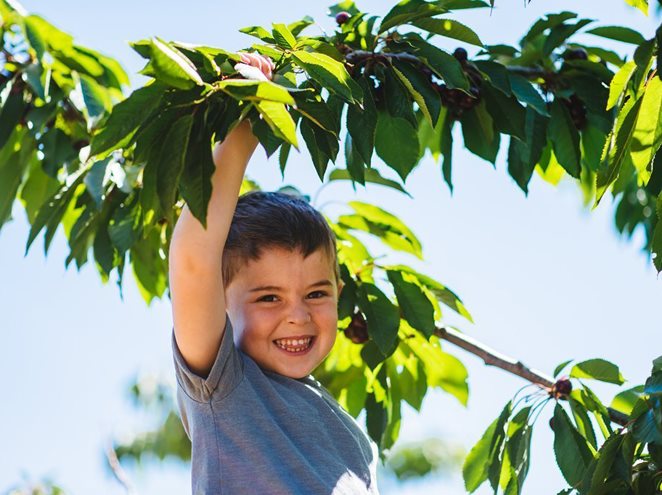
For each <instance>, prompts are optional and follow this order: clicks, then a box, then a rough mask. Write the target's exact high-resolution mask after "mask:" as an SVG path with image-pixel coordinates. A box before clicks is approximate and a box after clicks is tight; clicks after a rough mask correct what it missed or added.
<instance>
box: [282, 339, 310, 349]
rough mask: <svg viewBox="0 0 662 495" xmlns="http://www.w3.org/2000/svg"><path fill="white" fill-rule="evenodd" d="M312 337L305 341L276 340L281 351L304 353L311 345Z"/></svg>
mask: <svg viewBox="0 0 662 495" xmlns="http://www.w3.org/2000/svg"><path fill="white" fill-rule="evenodd" d="M311 340H312V337H307V338H305V339H278V340H276V341H275V342H276V345H278V347H280V348H281V349H285V350H287V351H302V350H304V349H305V348H307V347H308V346H309V345H310V341H311Z"/></svg>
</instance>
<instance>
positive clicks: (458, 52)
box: [453, 47, 469, 63]
mask: <svg viewBox="0 0 662 495" xmlns="http://www.w3.org/2000/svg"><path fill="white" fill-rule="evenodd" d="M453 56H454V57H455V58H456V59H457V60H458V61H459V62H460V63H462V62H466V61H467V58H468V56H469V54H468V53H467V51H466V50H465V49H464V48H461V47H460V48H456V49H455V51H454V52H453Z"/></svg>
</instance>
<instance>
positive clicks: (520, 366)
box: [435, 327, 629, 426]
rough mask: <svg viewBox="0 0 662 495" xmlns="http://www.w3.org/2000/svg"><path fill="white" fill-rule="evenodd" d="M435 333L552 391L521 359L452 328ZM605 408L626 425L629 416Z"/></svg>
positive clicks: (551, 383)
mask: <svg viewBox="0 0 662 495" xmlns="http://www.w3.org/2000/svg"><path fill="white" fill-rule="evenodd" d="M435 335H436V336H437V337H439V338H440V339H443V340H446V341H447V342H450V343H451V344H455V345H456V346H458V347H460V348H461V349H464V350H465V351H467V352H470V353H471V354H473V355H475V356H478V357H479V358H481V359H482V360H483V362H484V363H485V364H486V365H487V366H495V367H497V368H501V369H502V370H504V371H508V372H509V373H512V374H513V375H517V376H519V377H521V378H524V379H525V380H527V381H529V382H531V383H533V384H535V385H538V386H539V387H541V388H542V389H544V390H546V391H547V393H551V391H552V387H553V386H554V379H553V378H551V377H549V376H547V375H546V374H544V373H542V372H540V371H538V370H535V369H532V368H529V367H528V366H526V365H524V363H522V361H519V360H516V359H513V358H511V357H509V356H506V355H504V354H501V353H499V352H497V351H495V350H494V349H491V348H489V347H487V346H486V345H484V344H482V343H480V342H478V341H477V340H475V339H472V338H471V337H469V336H467V335H464V334H462V333H461V332H458V331H457V330H454V329H452V328H447V327H440V328H437V329H436V331H435ZM607 410H608V411H609V418H610V419H611V421H612V422H614V423H616V424H619V425H621V426H626V425H627V423H628V420H629V418H628V416H627V415H626V414H623V413H622V412H620V411H617V410H616V409H612V408H611V407H608V408H607Z"/></svg>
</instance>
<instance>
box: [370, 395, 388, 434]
mask: <svg viewBox="0 0 662 495" xmlns="http://www.w3.org/2000/svg"><path fill="white" fill-rule="evenodd" d="M365 412H366V417H365V422H366V429H367V430H368V435H370V438H372V439H373V441H374V442H375V443H376V444H377V445H379V446H381V443H382V435H383V434H384V430H386V425H387V422H388V411H387V409H386V407H384V403H383V402H377V400H376V399H375V394H371V393H370V394H368V395H367V396H366V399H365Z"/></svg>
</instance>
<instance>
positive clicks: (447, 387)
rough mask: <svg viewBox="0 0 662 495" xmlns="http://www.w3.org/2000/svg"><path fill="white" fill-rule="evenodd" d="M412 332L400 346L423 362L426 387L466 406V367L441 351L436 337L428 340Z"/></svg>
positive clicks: (406, 326)
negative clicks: (453, 398) (439, 390)
mask: <svg viewBox="0 0 662 495" xmlns="http://www.w3.org/2000/svg"><path fill="white" fill-rule="evenodd" d="M403 325H405V327H404V328H405V329H408V328H410V327H409V325H408V324H407V323H403ZM412 330H413V329H412ZM412 330H409V331H408V332H407V333H406V335H407V338H406V339H404V340H403V341H401V344H400V345H408V346H409V347H410V348H411V350H412V351H413V352H414V354H416V356H417V357H418V359H420V360H421V361H422V362H423V364H424V365H425V374H426V376H427V379H428V386H429V387H439V388H441V389H442V390H444V391H446V392H448V393H449V394H451V395H452V396H453V397H455V398H456V399H457V400H458V401H459V402H460V404H462V405H463V406H466V405H467V399H468V397H469V386H468V384H467V376H468V373H467V369H466V367H465V366H464V365H463V364H462V362H461V361H460V360H459V359H457V358H456V357H455V356H452V355H451V354H448V353H447V352H444V351H443V350H442V349H441V346H440V345H439V339H438V338H437V337H432V338H430V339H429V340H428V339H427V338H426V337H424V336H423V335H422V334H420V333H418V332H413V331H412ZM405 342H406V344H405Z"/></svg>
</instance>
